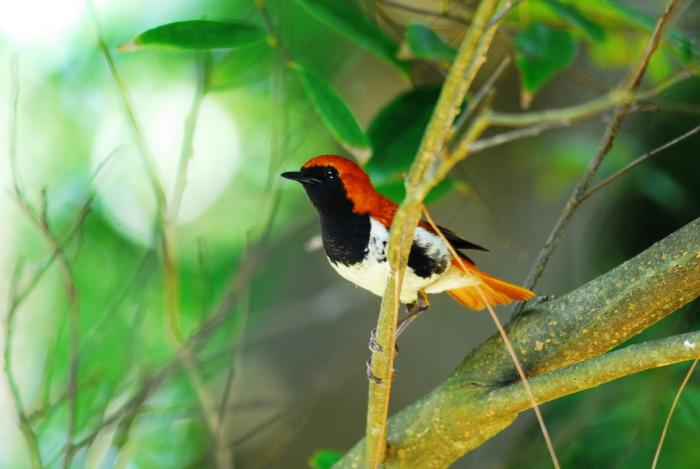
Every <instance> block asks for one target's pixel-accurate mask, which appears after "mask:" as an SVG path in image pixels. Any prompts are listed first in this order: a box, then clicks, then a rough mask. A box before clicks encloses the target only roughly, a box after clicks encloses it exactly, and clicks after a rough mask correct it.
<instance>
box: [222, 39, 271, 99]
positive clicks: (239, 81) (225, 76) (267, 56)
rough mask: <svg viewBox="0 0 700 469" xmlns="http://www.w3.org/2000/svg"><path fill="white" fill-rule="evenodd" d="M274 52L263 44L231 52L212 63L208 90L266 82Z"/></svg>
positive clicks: (269, 74)
mask: <svg viewBox="0 0 700 469" xmlns="http://www.w3.org/2000/svg"><path fill="white" fill-rule="evenodd" d="M274 59H275V54H274V51H273V50H272V49H271V48H269V47H268V46H267V44H265V43H264V42H259V43H256V44H251V45H250V46H247V47H241V48H238V49H235V50H232V51H230V52H228V53H226V55H224V56H223V57H221V58H219V59H218V60H217V61H216V62H214V64H213V66H212V69H211V74H210V76H209V88H211V89H214V90H216V89H223V88H235V87H240V86H249V85H255V84H257V83H263V82H266V81H267V79H268V78H269V77H270V76H271V74H272V67H273V64H274Z"/></svg>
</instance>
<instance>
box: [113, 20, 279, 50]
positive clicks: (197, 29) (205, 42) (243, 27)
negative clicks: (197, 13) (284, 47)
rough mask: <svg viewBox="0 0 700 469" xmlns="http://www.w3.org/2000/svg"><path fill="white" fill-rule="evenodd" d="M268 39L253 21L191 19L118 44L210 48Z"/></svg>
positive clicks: (133, 47) (149, 31) (164, 26)
mask: <svg viewBox="0 0 700 469" xmlns="http://www.w3.org/2000/svg"><path fill="white" fill-rule="evenodd" d="M264 38H265V32H264V31H263V30H262V29H260V28H259V27H257V26H255V25H254V24H250V23H244V22H241V21H226V22H224V21H208V20H192V21H178V22H176V23H168V24H164V25H162V26H158V27H155V28H153V29H149V30H148V31H146V32H144V33H141V34H139V35H138V36H136V37H135V38H134V39H133V40H132V41H131V42H129V43H127V44H124V45H122V46H120V47H119V50H121V51H129V50H135V49H140V48H144V47H161V48H167V49H186V50H209V49H231V48H235V47H242V46H247V45H249V44H252V43H254V42H257V41H260V40H262V39H264Z"/></svg>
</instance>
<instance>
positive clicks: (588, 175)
mask: <svg viewBox="0 0 700 469" xmlns="http://www.w3.org/2000/svg"><path fill="white" fill-rule="evenodd" d="M678 4H679V1H678V0H671V1H670V2H669V3H668V4H667V6H666V8H665V10H664V12H663V13H662V14H661V16H660V17H659V19H658V20H657V22H656V26H655V28H654V31H653V33H652V34H651V37H650V38H649V41H648V42H647V45H646V47H645V49H644V52H643V53H642V56H641V57H640V58H639V60H637V62H636V63H635V65H634V67H633V69H632V71H631V73H630V74H629V75H628V77H627V79H626V80H625V81H624V83H623V85H622V90H624V91H626V92H627V93H634V92H635V91H636V90H637V89H638V88H639V85H640V84H641V82H642V78H643V77H644V73H645V72H646V69H647V66H648V65H649V61H650V60H651V57H652V56H653V55H654V52H655V51H656V49H657V48H658V47H659V43H660V42H661V39H662V38H663V33H664V31H665V29H666V26H667V25H668V22H669V21H670V19H671V15H672V13H673V12H674V10H675V9H676V8H677V7H678ZM631 104H632V101H630V100H629V99H628V100H626V101H625V102H623V103H622V104H621V105H619V106H618V107H617V108H616V109H615V111H614V113H613V116H612V119H611V120H610V122H609V124H608V126H607V128H606V129H605V133H604V135H603V138H602V139H601V141H600V143H599V144H598V149H597V150H596V153H595V155H594V156H593V159H592V160H591V162H590V163H589V165H588V168H586V172H585V173H584V175H583V177H582V178H581V180H580V181H579V182H578V184H577V185H576V187H575V188H574V191H573V193H572V194H571V196H570V197H569V200H568V202H567V203H566V206H565V207H564V210H563V212H562V213H561V215H560V216H559V219H558V220H557V222H556V224H555V225H554V228H553V229H552V232H551V233H550V234H549V236H548V238H547V241H545V244H544V247H543V248H542V250H541V251H540V253H539V255H538V256H537V259H536V260H535V262H534V264H533V266H532V268H531V269H530V272H529V273H528V276H527V278H526V279H525V282H524V283H525V287H526V288H529V289H532V288H533V287H534V286H535V284H536V283H537V281H538V280H539V278H540V276H541V275H542V273H543V272H544V268H545V266H546V265H547V263H548V261H549V258H550V257H551V255H552V253H553V252H554V250H555V249H556V247H557V245H558V244H559V241H560V240H561V238H562V236H563V234H564V231H565V230H566V228H567V226H568V225H569V222H570V221H571V218H572V217H573V215H574V213H575V212H576V210H577V209H578V207H579V206H580V204H581V202H582V201H583V196H584V195H585V194H586V192H587V191H588V188H589V187H590V185H591V183H592V182H593V178H594V177H595V174H596V172H597V171H598V168H599V167H600V165H601V164H602V163H603V159H604V158H605V156H606V155H607V154H608V152H609V151H610V149H611V148H612V146H613V143H614V141H615V138H616V137H617V135H618V133H619V131H620V127H621V126H622V122H623V121H624V119H625V117H626V116H627V114H628V111H629V109H630V106H631ZM522 310H523V305H522V304H521V305H518V306H517V307H516V308H515V310H514V314H519V313H520V312H522Z"/></svg>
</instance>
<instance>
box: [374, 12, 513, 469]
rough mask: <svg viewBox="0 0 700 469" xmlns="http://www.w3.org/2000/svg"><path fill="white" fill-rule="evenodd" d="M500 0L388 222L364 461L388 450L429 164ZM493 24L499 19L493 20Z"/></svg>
mask: <svg viewBox="0 0 700 469" xmlns="http://www.w3.org/2000/svg"><path fill="white" fill-rule="evenodd" d="M502 4H503V1H502V0H482V1H481V3H480V4H479V7H478V8H477V11H476V12H475V15H474V20H473V22H472V25H471V27H470V29H469V31H468V32H467V34H466V36H465V38H464V40H463V41H462V45H461V46H460V48H459V52H458V53H457V57H456V59H455V61H454V63H453V65H452V67H451V68H450V71H449V73H448V75H447V78H446V79H445V84H444V85H443V87H442V91H441V93H440V98H439V99H438V102H437V105H436V107H435V111H434V112H433V116H432V118H431V120H430V123H429V124H428V127H427V129H426V132H425V134H424V136H423V140H422V142H421V145H420V148H419V150H418V155H417V157H416V160H415V161H414V163H413V165H412V167H411V171H410V173H409V175H408V177H407V180H406V199H405V200H404V202H403V203H402V204H401V206H400V207H399V209H398V211H397V212H396V215H395V216H394V219H393V221H392V227H391V236H390V240H389V246H388V252H387V260H388V262H389V265H390V275H389V278H388V279H387V285H386V289H385V292H384V296H383V298H382V305H381V309H380V312H379V318H378V321H377V341H378V343H379V345H380V348H381V350H382V351H381V352H378V351H375V352H372V370H371V371H372V374H373V375H374V376H376V377H378V378H379V380H380V382H379V383H377V382H374V381H372V382H370V384H369V399H368V405H367V430H366V433H367V443H366V448H365V449H366V454H365V462H366V466H367V467H369V468H375V467H377V466H378V465H379V464H380V463H381V462H382V461H383V460H384V457H385V453H386V431H387V415H388V411H389V396H390V392H391V374H392V368H393V362H394V345H395V340H396V338H395V334H396V320H397V315H398V304H399V298H400V287H401V285H402V284H403V274H404V269H405V267H406V262H407V259H408V253H409V250H410V248H411V243H412V240H413V232H414V231H415V228H416V225H417V223H418V219H419V218H420V204H421V202H422V200H423V198H424V197H425V196H426V195H427V193H428V192H429V190H430V189H431V188H432V187H433V185H434V184H436V183H437V182H438V181H437V180H435V178H432V177H431V176H432V174H431V173H432V172H434V170H433V167H434V165H435V163H436V162H437V160H438V159H439V158H440V156H441V155H442V154H443V152H444V150H445V145H446V143H447V142H448V140H449V137H450V136H451V134H452V125H453V123H454V120H455V117H456V116H457V113H458V110H459V106H460V104H461V103H462V101H463V100H464V96H465V95H466V93H467V90H468V89H469V87H470V85H471V83H472V81H473V80H474V77H475V76H476V73H477V72H478V70H479V68H480V67H481V65H482V64H483V63H484V62H485V61H486V56H485V54H486V52H487V51H488V48H489V46H490V44H491V41H492V39H493V36H494V34H495V31H496V27H495V26H493V27H489V26H488V24H489V22H490V20H491V19H492V18H493V16H494V15H495V14H496V12H497V10H498V8H499V7H500V6H501V5H502ZM495 25H497V22H496V23H495Z"/></svg>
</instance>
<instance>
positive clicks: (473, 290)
mask: <svg viewBox="0 0 700 469" xmlns="http://www.w3.org/2000/svg"><path fill="white" fill-rule="evenodd" d="M465 267H466V268H467V274H468V275H473V276H475V277H477V278H478V279H479V280H481V283H480V284H479V285H478V286H477V285H473V286H472V285H470V286H466V287H462V288H458V289H456V290H448V292H447V293H448V294H449V295H450V296H451V297H452V298H454V299H455V301H457V302H458V303H460V304H462V305H464V306H466V307H467V308H470V309H475V310H479V309H483V308H485V307H486V305H485V304H484V300H483V297H486V300H487V301H488V302H489V304H490V305H491V306H495V305H505V304H508V303H510V302H511V301H514V300H529V299H530V298H532V297H533V296H535V294H534V293H533V292H531V291H530V290H528V289H527V288H523V287H519V286H517V285H513V284H511V283H508V282H504V281H503V280H499V279H497V278H496V277H492V276H490V275H489V274H487V273H485V272H482V271H481V270H479V269H477V268H476V267H474V266H473V265H465ZM477 288H478V289H480V290H481V292H482V293H483V297H482V295H480V294H479V291H478V290H477Z"/></svg>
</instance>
